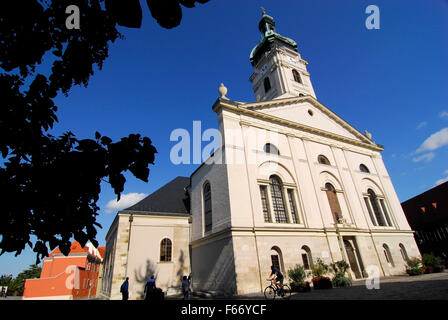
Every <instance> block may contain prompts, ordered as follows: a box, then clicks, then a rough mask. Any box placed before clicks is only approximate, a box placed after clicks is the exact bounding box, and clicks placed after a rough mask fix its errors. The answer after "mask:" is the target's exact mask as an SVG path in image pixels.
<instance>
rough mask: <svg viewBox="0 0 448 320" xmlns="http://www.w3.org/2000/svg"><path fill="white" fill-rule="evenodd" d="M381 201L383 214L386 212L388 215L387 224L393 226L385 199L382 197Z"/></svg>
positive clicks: (385, 214)
mask: <svg viewBox="0 0 448 320" xmlns="http://www.w3.org/2000/svg"><path fill="white" fill-rule="evenodd" d="M380 203H381V208H382V209H383V214H384V216H385V217H386V220H387V224H388V225H389V226H390V227H392V222H391V221H390V218H389V212H387V209H386V204H385V203H384V199H380Z"/></svg>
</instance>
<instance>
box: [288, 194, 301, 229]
mask: <svg viewBox="0 0 448 320" xmlns="http://www.w3.org/2000/svg"><path fill="white" fill-rule="evenodd" d="M288 199H289V207H290V208H291V217H292V222H293V223H299V217H298V214H297V207H296V201H295V200H294V190H293V189H288Z"/></svg>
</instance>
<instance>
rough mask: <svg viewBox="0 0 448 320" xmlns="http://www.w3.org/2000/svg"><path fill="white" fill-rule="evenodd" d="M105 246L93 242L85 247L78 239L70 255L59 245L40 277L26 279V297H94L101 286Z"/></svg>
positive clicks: (48, 258)
mask: <svg viewBox="0 0 448 320" xmlns="http://www.w3.org/2000/svg"><path fill="white" fill-rule="evenodd" d="M104 251H105V247H100V248H98V249H97V248H95V247H94V246H93V245H92V244H91V243H88V244H86V245H85V247H84V248H83V247H81V245H80V244H79V242H77V241H75V242H73V243H72V245H71V247H70V253H69V255H68V256H64V255H63V254H62V253H61V251H60V250H59V248H57V249H55V250H54V251H53V252H52V253H51V254H50V256H49V257H47V258H45V259H44V261H43V266H42V272H41V274H40V278H39V279H28V280H26V282H25V289H24V292H23V299H54V300H61V299H68V300H70V299H82V298H90V297H94V296H96V294H97V289H98V275H99V271H100V267H101V263H102V261H103V255H104Z"/></svg>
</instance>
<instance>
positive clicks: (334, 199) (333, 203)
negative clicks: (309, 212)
mask: <svg viewBox="0 0 448 320" xmlns="http://www.w3.org/2000/svg"><path fill="white" fill-rule="evenodd" d="M325 193H326V194H327V198H328V203H329V204H330V210H331V213H332V214H333V220H334V223H339V220H340V219H341V218H342V213H341V206H340V205H339V200H338V195H337V194H336V189H335V188H334V187H333V185H332V184H331V183H326V184H325Z"/></svg>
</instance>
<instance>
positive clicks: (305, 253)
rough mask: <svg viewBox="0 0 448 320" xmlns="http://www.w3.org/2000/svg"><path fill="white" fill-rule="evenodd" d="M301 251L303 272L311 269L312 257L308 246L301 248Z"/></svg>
mask: <svg viewBox="0 0 448 320" xmlns="http://www.w3.org/2000/svg"><path fill="white" fill-rule="evenodd" d="M300 251H301V255H302V262H303V268H304V269H305V270H310V269H312V268H313V257H312V255H311V250H310V248H308V246H303V247H302V249H301V250H300Z"/></svg>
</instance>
